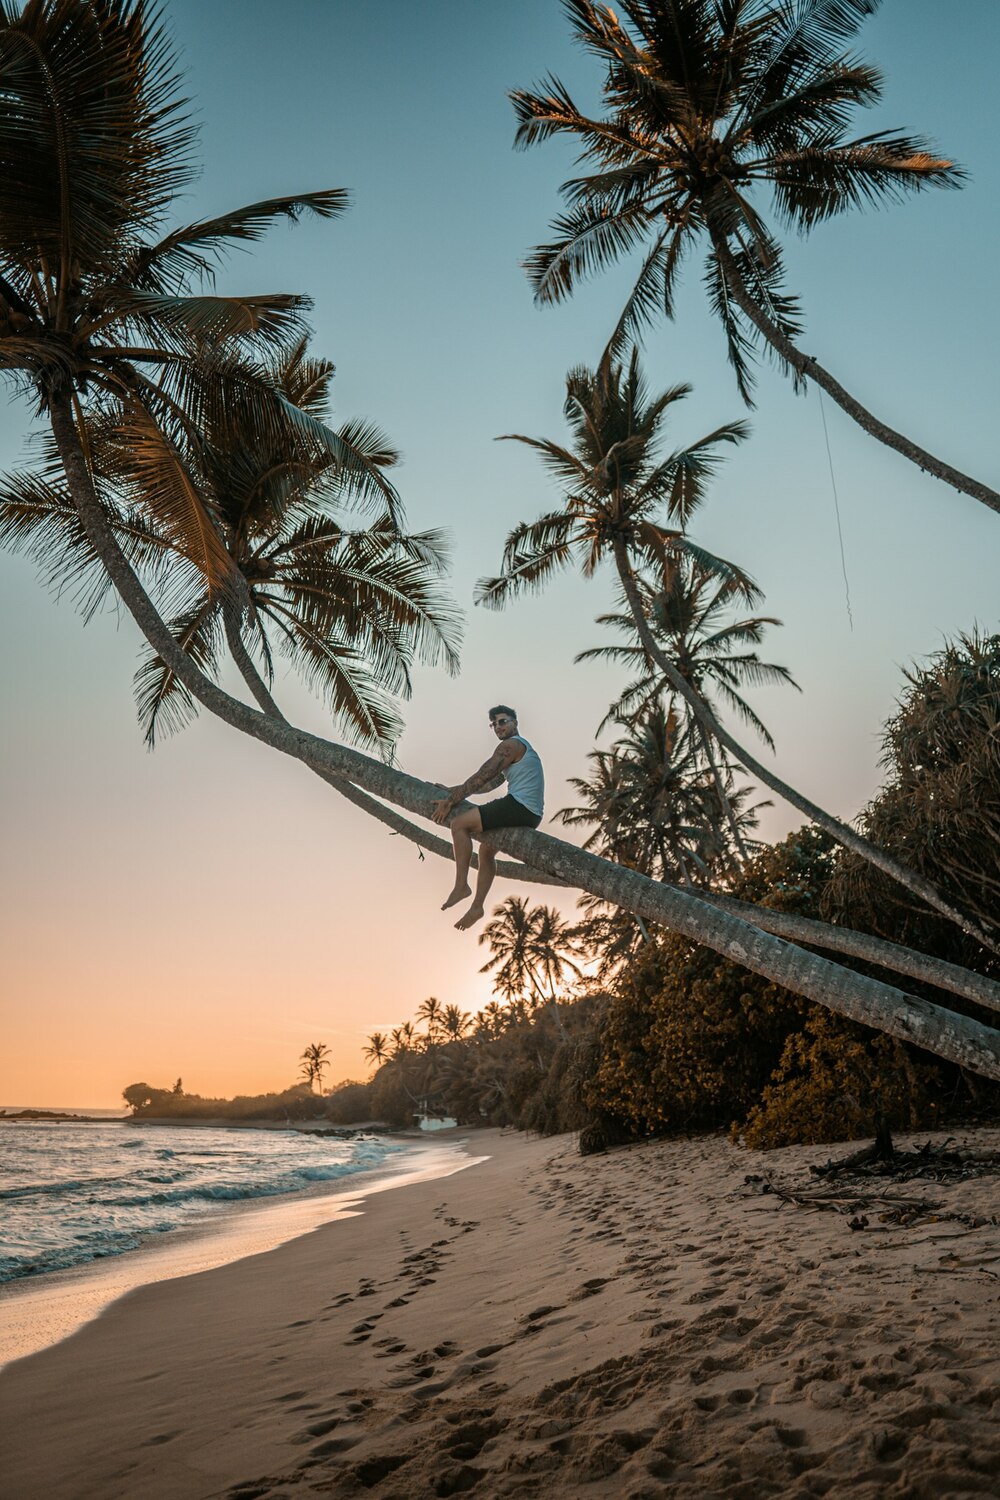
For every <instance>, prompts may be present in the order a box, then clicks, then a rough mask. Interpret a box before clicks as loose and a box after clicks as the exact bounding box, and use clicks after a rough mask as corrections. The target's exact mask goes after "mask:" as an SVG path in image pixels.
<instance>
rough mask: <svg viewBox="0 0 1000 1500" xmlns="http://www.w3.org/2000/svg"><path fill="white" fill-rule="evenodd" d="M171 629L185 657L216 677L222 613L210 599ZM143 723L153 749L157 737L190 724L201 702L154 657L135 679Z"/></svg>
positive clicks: (193, 606)
mask: <svg viewBox="0 0 1000 1500" xmlns="http://www.w3.org/2000/svg"><path fill="white" fill-rule="evenodd" d="M167 628H168V629H169V631H170V634H171V635H172V636H173V638H174V640H175V641H176V642H177V644H178V646H180V648H181V650H182V651H183V652H184V653H185V655H187V656H189V657H190V658H191V660H192V661H193V662H194V664H195V665H196V666H197V667H198V669H199V671H201V672H203V673H205V674H206V675H207V676H210V677H213V678H214V677H215V675H216V670H217V665H218V652H219V620H218V611H217V609H216V606H215V603H214V601H213V600H211V599H209V598H208V597H206V596H203V597H202V598H201V599H198V600H196V601H195V602H194V603H192V604H191V606H190V607H189V608H188V609H187V610H185V611H184V612H183V613H182V614H180V615H178V616H177V617H176V618H175V619H173V620H169V621H168V622H167ZM134 689H135V699H136V708H137V710H138V715H139V724H140V726H141V728H142V729H143V731H144V737H145V740H146V744H147V745H148V746H149V748H150V749H151V750H152V749H153V748H154V746H155V744H156V739H157V735H159V736H160V737H161V738H162V737H163V735H164V734H174V733H176V731H177V730H179V729H183V728H184V726H185V725H186V724H189V723H190V722H191V720H192V719H193V718H195V717H196V715H197V713H198V703H197V702H196V700H195V699H194V697H193V696H192V694H191V692H190V691H189V689H188V688H187V687H185V685H184V683H183V682H181V681H180V679H179V678H178V677H175V676H174V674H173V672H172V671H171V670H170V668H169V667H167V666H166V664H165V663H164V661H163V658H162V657H160V656H151V657H149V658H148V659H147V660H146V661H144V662H143V664H142V666H140V668H139V670H138V671H137V672H136V674H135V680H134Z"/></svg>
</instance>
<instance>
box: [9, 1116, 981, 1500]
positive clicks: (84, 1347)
mask: <svg viewBox="0 0 1000 1500" xmlns="http://www.w3.org/2000/svg"><path fill="white" fill-rule="evenodd" d="M926 1138H927V1137H926V1136H925V1135H923V1134H921V1135H920V1136H919V1137H916V1136H911V1137H908V1138H906V1139H907V1141H908V1143H910V1144H922V1143H923V1142H924V1140H925V1139H926ZM937 1138H938V1139H943V1138H944V1133H943V1132H941V1133H939V1134H938V1137H937ZM960 1139H961V1140H962V1141H965V1142H967V1143H971V1144H973V1145H978V1146H985V1147H988V1148H990V1149H993V1150H996V1149H997V1148H998V1147H1000V1131H998V1130H977V1131H974V1132H973V1131H969V1132H962V1133H961V1137H960ZM899 1143H900V1144H903V1137H901V1138H900V1142H899ZM474 1144H475V1146H476V1147H477V1148H478V1149H479V1150H481V1151H482V1153H483V1154H484V1155H486V1153H488V1155H486V1159H485V1160H483V1161H482V1162H480V1164H479V1165H477V1168H476V1170H475V1171H474V1172H465V1171H457V1172H455V1173H454V1174H453V1175H451V1176H450V1177H447V1178H444V1179H440V1178H439V1179H436V1180H432V1181H426V1182H422V1183H412V1184H410V1185H408V1186H407V1188H406V1190H405V1191H402V1192H383V1193H380V1194H376V1195H373V1196H371V1197H370V1198H369V1199H368V1201H367V1202H366V1203H365V1204H364V1205H363V1208H362V1210H361V1212H360V1213H356V1214H352V1215H351V1216H349V1217H345V1218H343V1219H341V1220H339V1221H337V1222H335V1223H328V1224H326V1225H325V1226H323V1227H320V1228H318V1229H317V1230H316V1231H315V1232H314V1233H310V1234H306V1235H303V1236H300V1237H299V1238H296V1239H293V1240H290V1241H288V1242H287V1243H285V1244H283V1245H281V1246H280V1247H279V1248H277V1249H274V1250H272V1251H269V1252H268V1253H266V1254H259V1255H254V1256H251V1257H249V1258H246V1259H242V1260H239V1261H235V1262H232V1263H230V1264H228V1265H225V1266H223V1267H221V1268H220V1269H217V1270H212V1271H206V1272H204V1273H202V1274H197V1275H190V1276H187V1277H185V1278H183V1279H179V1280H173V1281H167V1282H159V1283H155V1284H152V1285H148V1286H145V1287H142V1288H140V1289H139V1290H137V1291H134V1292H133V1293H131V1294H130V1295H129V1296H126V1297H123V1298H121V1299H120V1300H118V1301H117V1302H115V1303H114V1304H113V1305H112V1306H111V1307H109V1308H108V1309H107V1310H106V1311H105V1313H104V1314H103V1315H102V1316H101V1317H100V1318H98V1319H96V1320H95V1321H93V1322H91V1323H89V1324H87V1325H86V1326H85V1327H84V1328H82V1329H81V1330H80V1331H79V1332H78V1333H77V1334H75V1335H74V1336H73V1337H71V1338H69V1339H66V1340H64V1341H63V1342H62V1343H59V1344H57V1345H55V1346H54V1347H52V1348H49V1349H46V1350H45V1351H44V1352H42V1353H40V1354H37V1355H35V1356H32V1357H30V1358H27V1359H24V1360H22V1361H19V1362H18V1363H17V1364H14V1365H12V1366H10V1367H8V1369H7V1370H6V1371H4V1372H3V1373H2V1374H0V1428H2V1430H3V1431H4V1433H5V1435H6V1444H5V1448H6V1451H5V1478H6V1482H7V1484H8V1486H9V1489H10V1493H11V1494H12V1495H16V1496H17V1497H18V1500H132V1497H134V1496H135V1495H142V1496H143V1500H178V1497H179V1496H183V1497H184V1500H249V1497H250V1496H254V1497H260V1500H289V1497H295V1500H303V1497H320V1496H324V1497H329V1496H331V1495H335V1496H338V1497H340V1496H344V1497H354V1496H359V1497H360V1496H363V1495H371V1496H373V1497H375V1500H436V1497H439V1496H447V1495H453V1494H459V1493H466V1492H471V1493H472V1494H473V1495H475V1496H477V1497H479V1500H507V1497H514V1500H521V1497H526V1496H539V1497H542V1496H544V1497H545V1500H580V1497H581V1496H582V1495H586V1496H588V1497H591V1496H592V1497H594V1500H623V1497H626V1496H627V1497H629V1500H659V1497H661V1496H662V1497H664V1500H667V1497H669V1500H768V1497H772V1496H773V1497H775V1500H778V1497H781V1500H787V1497H793V1500H806V1497H814V1496H824V1495H830V1494H850V1495H851V1496H852V1500H881V1496H883V1495H885V1494H894V1495H899V1496H901V1497H905V1500H941V1497H946V1496H956V1497H957V1496H959V1495H961V1496H962V1497H967V1496H973V1495H983V1496H986V1497H992V1496H994V1495H995V1493H996V1488H995V1478H996V1474H997V1473H998V1472H1000V1345H998V1339H997V1335H998V1332H1000V1179H998V1177H996V1176H980V1177H974V1178H969V1179H966V1180H960V1181H957V1182H951V1183H941V1182H936V1181H918V1180H912V1181H908V1182H906V1183H905V1184H902V1185H899V1186H897V1185H894V1184H892V1183H891V1182H890V1183H888V1184H886V1185H884V1191H885V1192H886V1193H887V1194H888V1195H889V1196H890V1198H898V1197H900V1196H903V1197H905V1198H906V1199H907V1200H908V1201H911V1202H912V1203H914V1204H916V1205H917V1206H918V1207H920V1206H921V1205H922V1211H921V1214H920V1216H919V1217H915V1218H914V1219H913V1220H912V1221H907V1222H901V1221H900V1220H899V1219H898V1217H897V1218H895V1219H894V1218H893V1217H892V1215H891V1214H890V1215H888V1216H886V1215H881V1216H880V1215H879V1214H878V1213H877V1212H876V1211H875V1210H874V1209H872V1210H869V1212H868V1215H867V1216H866V1224H865V1226H863V1227H862V1228H859V1229H854V1228H852V1227H851V1225H850V1223H849V1221H848V1216H847V1215H845V1214H843V1213H835V1212H821V1211H816V1210H807V1209H804V1208H800V1207H795V1206H792V1205H791V1204H790V1203H788V1202H783V1201H782V1199H781V1197H780V1195H779V1193H778V1192H774V1191H772V1192H770V1193H766V1194H765V1193H762V1192H761V1189H760V1186H759V1184H760V1183H761V1182H762V1181H763V1180H764V1179H765V1178H766V1179H769V1180H770V1181H771V1182H772V1183H774V1184H775V1185H777V1186H779V1187H782V1188H783V1189H789V1190H791V1189H794V1188H801V1187H802V1186H803V1184H806V1185H808V1183H809V1182H810V1174H809V1166H810V1164H811V1163H816V1162H821V1161H825V1160H826V1158H827V1157H828V1155H829V1149H828V1148H822V1147H811V1148H810V1147H791V1148H785V1149H783V1150H778V1151H773V1152H769V1153H761V1152H753V1151H748V1150H746V1149H742V1148H739V1147H737V1146H734V1145H733V1144H732V1143H731V1142H730V1141H729V1140H728V1139H727V1138H726V1137H725V1136H723V1135H712V1136H702V1137H695V1138H689V1139H675V1140H669V1141H654V1142H647V1143H643V1144H639V1145H635V1146H629V1147H623V1148H620V1149H618V1150H615V1151H612V1152H608V1153H607V1154H606V1155H603V1156H600V1157H586V1158H581V1157H580V1156H579V1155H578V1153H577V1152H576V1150H575V1143H574V1142H573V1141H572V1140H570V1139H568V1138H566V1137H557V1138H555V1139H545V1140H538V1139H528V1138H525V1137H523V1136H514V1135H505V1134H502V1133H500V1132H497V1131H489V1130H486V1131H482V1132H477V1133H476V1135H475V1137H474ZM847 1149H849V1148H847V1147H846V1146H845V1147H844V1150H845V1151H846V1150H847ZM814 1181H815V1180H814V1179H813V1182H814ZM932 1205H935V1207H934V1209H933V1211H932Z"/></svg>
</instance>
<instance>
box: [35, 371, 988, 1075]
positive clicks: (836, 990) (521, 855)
mask: <svg viewBox="0 0 1000 1500" xmlns="http://www.w3.org/2000/svg"><path fill="white" fill-rule="evenodd" d="M50 412H51V422H52V431H53V435H54V437H55V440H56V444H57V446H58V449H59V452H60V456H61V458H62V461H63V464H64V466H65V470H66V477H67V481H68V483H69V485H70V488H71V491H72V493H73V496H74V500H75V503H76V505H77V507H78V512H79V515H80V521H81V524H82V526H83V528H84V530H85V532H86V534H87V536H88V538H89V540H90V543H91V545H92V547H93V548H94V550H95V552H96V554H97V555H98V557H99V558H100V559H101V562H102V563H103V565H104V567H105V568H106V569H107V572H108V575H109V577H110V578H111V581H112V583H113V584H114V585H115V587H116V589H117V590H118V593H119V595H120V597H121V599H122V601H123V603H124V604H125V606H126V608H127V609H128V610H129V612H130V613H131V614H132V616H133V618H134V619H135V621H136V623H137V624H138V626H139V628H140V629H141V630H142V632H143V634H144V635H145V637H146V639H147V641H148V642H149V644H150V646H152V648H153V649H154V651H156V652H157V654H158V655H160V656H161V657H162V658H163V660H164V662H165V663H166V665H167V666H168V668H169V670H170V671H172V672H175V673H176V674H177V676H178V678H179V679H180V681H182V682H183V683H184V685H185V686H186V687H187V688H188V690H189V691H190V692H191V693H192V694H193V695H194V696H195V697H196V698H197V699H198V701H199V702H200V703H201V704H202V705H203V706H204V707H205V708H206V709H208V710H209V712H210V713H214V714H215V715H216V716H217V717H218V718H220V719H222V720H223V722H224V723H227V724H229V725H231V726H232V727H233V728H234V729H238V730H240V731H241V732H242V733H244V734H247V735H250V736H251V737H252V738H254V739H257V740H260V741H261V742H262V743H263V744H267V745H270V746H271V747H272V748H273V749H275V750H278V751H280V752H281V753H282V754H284V755H288V756H290V757H292V758H293V759H296V760H300V761H303V762H304V763H305V764H306V765H308V766H311V767H313V768H314V769H316V768H318V769H321V770H323V771H329V772H331V773H332V774H333V775H334V776H345V777H348V778H349V779H351V780H354V781H357V782H359V783H361V784H362V785H363V786H364V787H365V789H366V790H367V791H369V792H372V793H374V794H375V795H376V796H381V797H386V798H387V799H389V800H391V801H392V802H394V803H396V804H397V806H400V807H403V808H405V809H407V810H408V811H410V812H415V813H417V814H419V815H421V816H425V817H426V816H427V815H428V814H429V812H430V809H431V806H432V804H433V803H434V801H435V800H436V797H437V790H438V789H437V788H435V787H433V786H431V785H430V784H429V783H427V782H423V781H418V780H417V779H416V778H415V777H412V776H406V775H404V774H403V772H401V771H395V770H393V769H392V768H391V767H390V766H386V765H383V764H382V763H380V762H379V761H376V760H373V759H372V758H371V757H370V756H366V755H362V754H361V753H360V752H359V751H356V750H349V749H347V748H346V747H345V746H342V745H335V744H331V743H330V742H329V741H328V740H323V739H320V738H319V736H317V735H313V734H309V733H307V732H306V731H304V730H301V729H296V728H294V727H293V726H292V725H290V724H287V723H285V722H284V721H282V720H279V719H275V718H272V717H271V716H270V715H268V714H264V713H261V712H259V711H258V710H256V709H253V708H250V707H249V706H248V705H247V704H245V703H241V702H240V701H239V700H238V699H236V698H233V697H231V695H230V694H228V693H226V692H225V691H224V690H223V689H222V688H220V687H219V686H218V685H217V684H216V683H214V682H212V681H210V679H208V678H207V677H205V676H204V674H203V673H202V672H201V671H200V670H199V669H198V667H197V666H196V665H195V663H194V662H192V661H191V659H190V657H188V656H187V655H186V653H185V652H184V651H183V650H181V648H180V647H179V646H178V645H177V643H176V641H175V640H174V639H173V637H172V636H171V634H170V631H169V630H168V629H167V627H166V624H165V623H164V621H163V620H162V619H161V618H160V616H159V614H158V613H157V611H156V608H155V606H154V605H153V603H152V601H151V600H150V598H149V596H148V594H147V593H146V591H145V589H144V588H143V586H142V584H141V582H140V581H139V579H138V578H137V577H136V575H135V573H134V572H133V570H132V568H131V567H130V565H129V563H128V561H127V560H126V558H125V556H124V554H123V553H122V551H121V549H120V547H119V546H118V543H117V541H116V539H115V536H114V533H113V531H112V530H111V527H110V526H109V524H108V520H107V517H106V515H105V514H104V512H103V510H102V508H101V505H100V503H99V501H98V499H97V495H96V492H95V490H94V486H93V482H92V480H91V476H90V472H89V470H88V468H87V463H86V459H85V457H84V454H83V452H82V450H81V447H80V441H79V435H78V433H77V431H76V427H75V423H74V420H73V413H72V408H71V405H70V401H69V397H68V396H67V395H66V394H64V393H60V392H54V393H53V396H52V399H51V406H50ZM488 839H489V843H490V846H491V847H495V848H499V849H502V850H503V851H504V852H505V853H508V854H512V855H514V857H515V858H518V859H522V860H524V861H525V862H526V863H528V864H530V865H531V866H532V867H533V868H534V869H539V870H542V871H545V872H546V873H548V874H550V875H554V876H556V877H558V878H559V879H560V880H563V881H565V882H566V883H567V884H568V885H572V886H574V887H577V888H580V889H584V890H587V891H590V892H591V893H592V894H593V895H595V896H597V897H598V898H599V899H600V900H603V901H607V902H610V903H611V904H612V905H615V906H618V907H621V908H622V909H624V910H626V911H631V912H634V913H635V914H636V915H637V916H639V917H642V918H645V919H646V920H648V921H653V922H658V923H661V924H662V925H664V926H667V927H669V928H670V929H671V930H673V931H675V932H679V933H681V934H682V935H683V936H684V937H688V938H690V939H691V941H692V942H696V943H701V944H704V945H705V946H706V947H709V948H711V949H712V950H713V951H714V952H716V953H720V954H721V955H722V956H723V957H725V958H729V959H732V960H733V961H734V962H735V963H739V964H742V965H743V966H744V967H745V968H748V969H750V970H751V971H752V972H754V973H756V974H761V975H763V976H764V977H765V978H767V979H771V980H773V981H774V983H776V984H780V985H782V986H783V987H785V988H786V989H789V990H791V991H792V993H793V994H797V995H802V996H803V997H805V998H806V999H808V1000H814V1001H816V1002H817V1003H818V1004H820V1005H825V1006H827V1007H828V1008H829V1009H830V1010H834V1011H836V1012H838V1013H839V1014H841V1015H845V1016H848V1017H850V1018H851V1019H852V1020H856V1021H859V1022H861V1023H863V1024H864V1025H867V1026H872V1027H875V1028H876V1029H878V1030H880V1031H885V1032H887V1033H888V1034H889V1035H891V1036H896V1037H899V1038H900V1039H902V1040H905V1041H908V1042H912V1043H913V1044H915V1045H916V1046H919V1047H922V1048H925V1049H926V1050H927V1051H929V1052H933V1053H935V1054H936V1055H937V1056H939V1057H943V1058H947V1059H948V1060H950V1061H952V1062H955V1063H957V1064H958V1065H959V1066H961V1067H964V1068H968V1069H969V1070H970V1071H971V1072H974V1073H979V1074H981V1075H982V1076H984V1077H986V1078H994V1079H997V1080H1000V1032H997V1031H993V1030H991V1029H990V1028H989V1027H986V1026H983V1025H981V1024H980V1023H979V1022H977V1021H973V1020H970V1019H968V1018H967V1017H964V1016H959V1015H956V1014H954V1013H953V1012H951V1011H948V1010H945V1009H943V1008H942V1007H940V1006H937V1005H932V1004H930V1003H929V1002H928V1001H926V1000H920V999H917V998H915V997H914V996H911V995H907V994H905V993H904V992H903V991H902V990H898V989H896V988H894V987H893V986H891V985H887V984H883V983H881V982H880V981H879V980H875V979H870V978H868V977H867V976H866V975H862V974H857V973H854V972H852V971H850V970H847V969H843V968H841V967H840V966H839V965H838V964H834V963H831V962H830V960H829V959H825V958H821V957H819V956H818V955H816V954H814V953H809V952H806V951H805V950H804V949H801V948H796V947H794V946H793V945H792V944H790V943H785V942H783V941H782V940H781V939H779V938H774V937H771V936H769V935H768V934H767V933H764V932H761V931H760V930H759V929H758V928H755V927H752V926H750V924H749V923H747V922H744V921H742V920H741V919H740V918H739V917H735V916H732V915H731V914H730V913H728V912H725V911H721V910H719V909H718V908H715V907H712V906H709V905H708V904H707V903H706V902H704V901H700V900H698V898H697V897H695V896H693V895H689V894H688V893H686V892H683V891H680V890H676V889H671V888H669V887H667V886H663V885H660V884H658V883H657V882H656V881H653V880H650V879H649V878H648V877H647V876H644V875H639V874H637V873H636V872H635V871H633V870H626V869H623V868H622V867H621V866H619V865H616V864H614V863H612V862H611V861H610V860H605V859H600V858H598V856H596V855H593V854H588V853H587V852H586V851H585V850H583V849H578V848H576V847H575V846H574V845H572V844H567V843H564V842H563V841H562V840H561V839H554V838H552V837H551V836H550V835H548V834H540V833H537V832H534V831H532V830H529V829H526V828H507V829H503V830H500V831H497V832H493V833H491V834H489V835H488Z"/></svg>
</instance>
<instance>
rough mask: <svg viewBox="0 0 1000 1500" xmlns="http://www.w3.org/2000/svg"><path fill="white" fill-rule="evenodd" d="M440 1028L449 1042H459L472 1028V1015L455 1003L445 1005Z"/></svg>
mask: <svg viewBox="0 0 1000 1500" xmlns="http://www.w3.org/2000/svg"><path fill="white" fill-rule="evenodd" d="M441 1030H442V1031H443V1032H444V1034H445V1036H446V1037H447V1038H448V1040H449V1041H450V1042H460V1041H462V1040H463V1039H464V1038H465V1037H466V1036H468V1034H469V1032H470V1031H471V1030H472V1017H471V1016H470V1015H469V1014H468V1012H467V1011H464V1010H459V1008H458V1006H457V1005H446V1006H445V1008H444V1011H443V1013H442V1015H441Z"/></svg>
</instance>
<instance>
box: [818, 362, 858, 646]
mask: <svg viewBox="0 0 1000 1500" xmlns="http://www.w3.org/2000/svg"><path fill="white" fill-rule="evenodd" d="M816 389H817V391H819V410H820V415H821V416H822V418H823V441H824V442H825V443H826V461H827V463H828V464H829V466H830V488H831V489H832V490H833V509H834V512H835V514H836V517H837V540H838V541H839V542H840V571H841V573H842V574H843V575H844V598H845V600H846V601H847V619H848V623H849V625H850V627H851V630H852V632H853V630H854V615H853V613H852V611H851V585H850V583H849V581H848V577H847V558H846V557H845V556H844V530H843V527H842V526H841V524H840V498H839V496H838V494H837V476H836V475H835V474H834V472H833V454H832V453H831V452H830V434H829V432H828V431H827V429H826V407H825V406H824V405H823V388H822V386H817V387H816Z"/></svg>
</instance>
